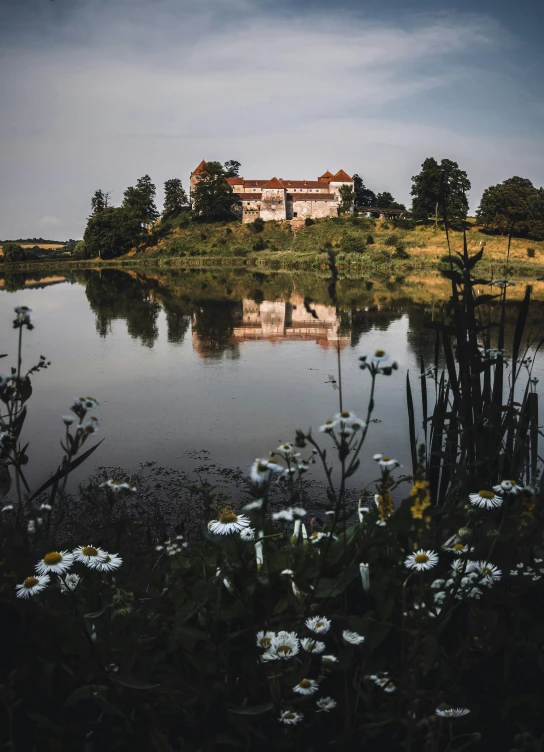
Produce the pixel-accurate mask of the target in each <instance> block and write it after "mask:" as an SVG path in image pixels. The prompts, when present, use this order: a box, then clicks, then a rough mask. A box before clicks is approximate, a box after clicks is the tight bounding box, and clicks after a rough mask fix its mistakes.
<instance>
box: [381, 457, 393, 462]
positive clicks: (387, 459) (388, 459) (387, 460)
mask: <svg viewBox="0 0 544 752" xmlns="http://www.w3.org/2000/svg"><path fill="white" fill-rule="evenodd" d="M390 460H391V457H382V462H390Z"/></svg>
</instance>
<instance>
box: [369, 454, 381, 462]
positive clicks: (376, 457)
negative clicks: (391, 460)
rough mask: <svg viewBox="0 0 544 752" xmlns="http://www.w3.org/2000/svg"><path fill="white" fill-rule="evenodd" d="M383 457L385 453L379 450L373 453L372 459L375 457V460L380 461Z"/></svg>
mask: <svg viewBox="0 0 544 752" xmlns="http://www.w3.org/2000/svg"><path fill="white" fill-rule="evenodd" d="M382 457H383V454H380V453H379V452H378V454H373V455H372V459H373V460H374V461H375V462H379V461H380V460H381V458H382Z"/></svg>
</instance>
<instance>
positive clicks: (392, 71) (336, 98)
mask: <svg viewBox="0 0 544 752" xmlns="http://www.w3.org/2000/svg"><path fill="white" fill-rule="evenodd" d="M57 1H58V0H55V2H57ZM49 4H50V5H51V4H54V3H49ZM74 7H75V10H76V11H77V12H75V11H73V12H71V13H68V14H67V15H66V16H65V17H63V18H58V19H57V20H56V24H57V44H54V45H47V44H44V42H43V40H44V38H45V39H49V38H50V35H49V34H46V35H45V36H43V35H39V34H38V27H39V24H38V27H37V26H36V24H35V21H36V19H35V18H34V17H32V18H30V17H29V18H28V19H27V24H26V26H24V25H23V26H24V28H23V29H22V30H21V35H20V37H19V38H18V39H17V44H12V45H11V48H10V50H9V54H6V53H5V54H4V56H3V59H2V60H1V61H0V62H1V64H2V70H3V75H2V79H1V81H2V82H1V83H0V97H1V99H2V102H3V107H2V109H1V111H0V148H1V151H2V154H3V155H4V156H3V170H2V172H3V174H4V176H5V180H4V181H3V184H2V186H1V187H0V191H1V199H2V200H1V207H2V208H1V209H0V212H1V213H0V236H3V237H6V236H10V235H13V236H20V235H25V234H29V235H33V234H35V226H36V224H35V222H34V223H33V221H32V219H31V218H32V217H40V216H41V217H45V216H48V217H64V218H65V219H64V225H63V227H64V228H65V230H66V231H67V232H68V234H69V235H71V236H73V237H77V236H80V235H81V228H82V227H83V226H84V218H85V216H86V215H87V214H88V211H89V199H90V195H92V193H93V191H94V190H95V189H96V188H98V187H102V188H104V189H105V190H113V191H114V198H115V199H116V200H117V201H120V199H121V197H122V191H123V189H124V188H125V187H126V186H127V185H129V184H132V183H134V182H135V180H136V178H137V177H138V176H139V175H142V174H144V173H146V172H148V173H149V174H151V176H152V178H153V179H154V181H155V182H156V183H157V185H158V186H160V185H161V184H162V182H163V181H164V180H165V179H167V178H169V177H173V176H177V175H179V176H181V177H182V178H183V179H184V181H185V182H187V180H188V172H189V171H190V170H191V169H192V168H194V166H195V165H196V164H197V163H198V162H199V161H200V160H201V159H202V158H206V159H220V160H222V161H223V160H225V159H229V158H236V159H239V160H240V161H241V162H242V163H243V173H244V174H245V176H246V177H269V176H272V175H273V174H276V175H281V176H282V177H292V178H297V177H313V176H314V175H317V174H319V173H320V172H322V171H323V170H325V169H338V168H340V167H342V168H343V169H346V170H347V171H351V172H359V173H361V174H363V175H364V176H365V179H366V181H367V183H368V184H369V185H370V186H372V187H374V188H375V189H377V190H384V189H388V190H392V192H393V193H394V194H395V195H396V196H398V197H399V198H400V199H403V200H408V193H409V188H410V177H411V175H412V174H414V173H415V172H417V169H418V167H419V164H420V163H421V162H422V161H423V159H424V158H425V157H426V156H429V155H430V154H435V155H436V156H437V157H445V156H447V157H450V158H453V159H457V160H458V161H459V162H460V163H461V164H462V166H463V167H464V168H465V169H467V171H468V172H469V176H470V177H471V178H472V180H473V187H474V190H473V192H472V196H473V200H472V205H473V206H475V205H477V202H478V197H479V195H480V194H481V190H482V189H483V187H485V185H488V184H490V183H491V182H494V181H496V180H499V179H501V180H502V179H504V178H505V177H509V176H510V175H512V174H513V173H521V174H524V175H526V176H528V177H531V178H532V179H534V180H535V181H536V182H542V177H543V176H544V169H543V163H542V161H541V160H539V158H538V156H536V155H537V154H538V152H539V151H540V152H541V151H542V149H541V148H540V149H539V148H538V147H539V146H541V145H539V144H538V143H533V142H531V141H530V140H523V139H521V138H520V136H519V135H518V133H517V131H516V127H515V123H514V124H513V125H512V128H511V132H509V133H507V134H497V135H495V136H494V137H490V136H489V135H488V134H484V133H482V128H481V122H480V121H479V118H478V115H479V112H480V111H479V105H478V102H471V103H470V110H469V112H470V119H471V120H472V121H473V126H472V128H471V126H470V121H468V122H467V124H466V126H465V127H464V128H463V130H462V132H461V133H460V132H458V131H456V130H455V129H454V128H452V127H450V126H449V125H448V123H449V121H450V119H451V118H452V116H453V115H455V114H456V113H457V112H458V111H459V109H460V108H462V107H466V104H467V103H466V91H467V89H468V87H469V85H470V83H471V80H472V79H473V78H474V77H475V76H478V77H479V80H481V81H482V82H484V83H485V81H486V80H489V81H492V82H493V86H494V87H496V88H501V89H502V94H503V95H504V92H505V90H506V91H507V90H508V85H509V83H508V81H505V79H503V78H501V76H500V75H498V74H497V65H496V61H497V60H498V59H499V56H500V55H501V54H503V52H504V50H505V49H508V48H510V47H512V46H514V45H515V40H513V39H512V38H510V37H509V36H508V35H506V34H505V33H504V32H503V31H502V30H501V28H500V27H499V26H497V25H496V24H495V23H492V22H490V20H489V19H482V18H480V17H478V16H471V15H468V16H464V17H451V16H445V15H441V16H434V17H418V18H417V19H414V22H413V23H412V25H411V26H407V25H406V24H404V25H402V26H401V25H395V23H394V22H391V21H388V22H384V21H381V22H379V21H378V20H377V19H376V18H371V17H366V18H363V17H362V15H361V14H357V15H355V14H350V13H347V12H346V13H342V12H339V11H337V10H335V12H334V13H330V14H328V13H327V12H326V11H324V12H321V13H319V14H313V15H308V14H306V15H304V17H302V15H301V16H298V17H297V16H296V15H294V14H292V13H291V14H290V15H286V14H285V13H284V12H280V11H279V10H277V9H276V10H274V11H271V10H270V6H267V7H265V6H263V5H261V4H259V3H257V4H256V3H254V2H253V1H252V2H249V0H222V2H221V3H219V2H218V0H205V1H204V2H198V3H197V2H196V1H195V2H192V1H191V2H188V1H187V2H186V1H185V0H184V2H181V3H179V2H178V3H176V2H173V0H158V2H156V3H150V2H147V3H144V2H140V1H139V0H138V2H133V3H130V4H125V3H124V2H115V3H113V4H112V5H107V4H103V3H102V2H100V3H94V4H93V3H87V4H86V3H82V2H76V3H75V6H74ZM40 18H42V17H40ZM42 20H43V18H42ZM48 28H49V27H48ZM61 42H62V43H61ZM512 84H515V82H510V85H512ZM505 87H506V89H505ZM437 99H438V101H440V102H443V115H441V118H438V120H437V118H436V117H435V118H433V122H432V123H429V122H427V120H426V113H425V107H426V103H427V104H429V103H430V102H431V101H433V102H434V101H436V100H437ZM416 105H417V106H416ZM418 107H419V110H420V112H419V115H418V116H417V117H414V114H413V112H414V110H416V111H417V109H418ZM408 110H409V111H410V113H411V114H410V116H409V117H408V116H406V115H405V112H407V111H408Z"/></svg>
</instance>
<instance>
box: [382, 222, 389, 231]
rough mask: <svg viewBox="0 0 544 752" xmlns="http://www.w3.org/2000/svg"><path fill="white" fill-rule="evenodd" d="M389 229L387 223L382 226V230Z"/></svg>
mask: <svg viewBox="0 0 544 752" xmlns="http://www.w3.org/2000/svg"><path fill="white" fill-rule="evenodd" d="M388 229H389V225H388V224H387V222H384V223H383V225H382V230H388Z"/></svg>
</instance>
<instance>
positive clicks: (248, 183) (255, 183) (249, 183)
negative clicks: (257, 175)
mask: <svg viewBox="0 0 544 752" xmlns="http://www.w3.org/2000/svg"><path fill="white" fill-rule="evenodd" d="M265 183H268V180H244V188H262V186H263V185H264V184H265Z"/></svg>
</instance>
